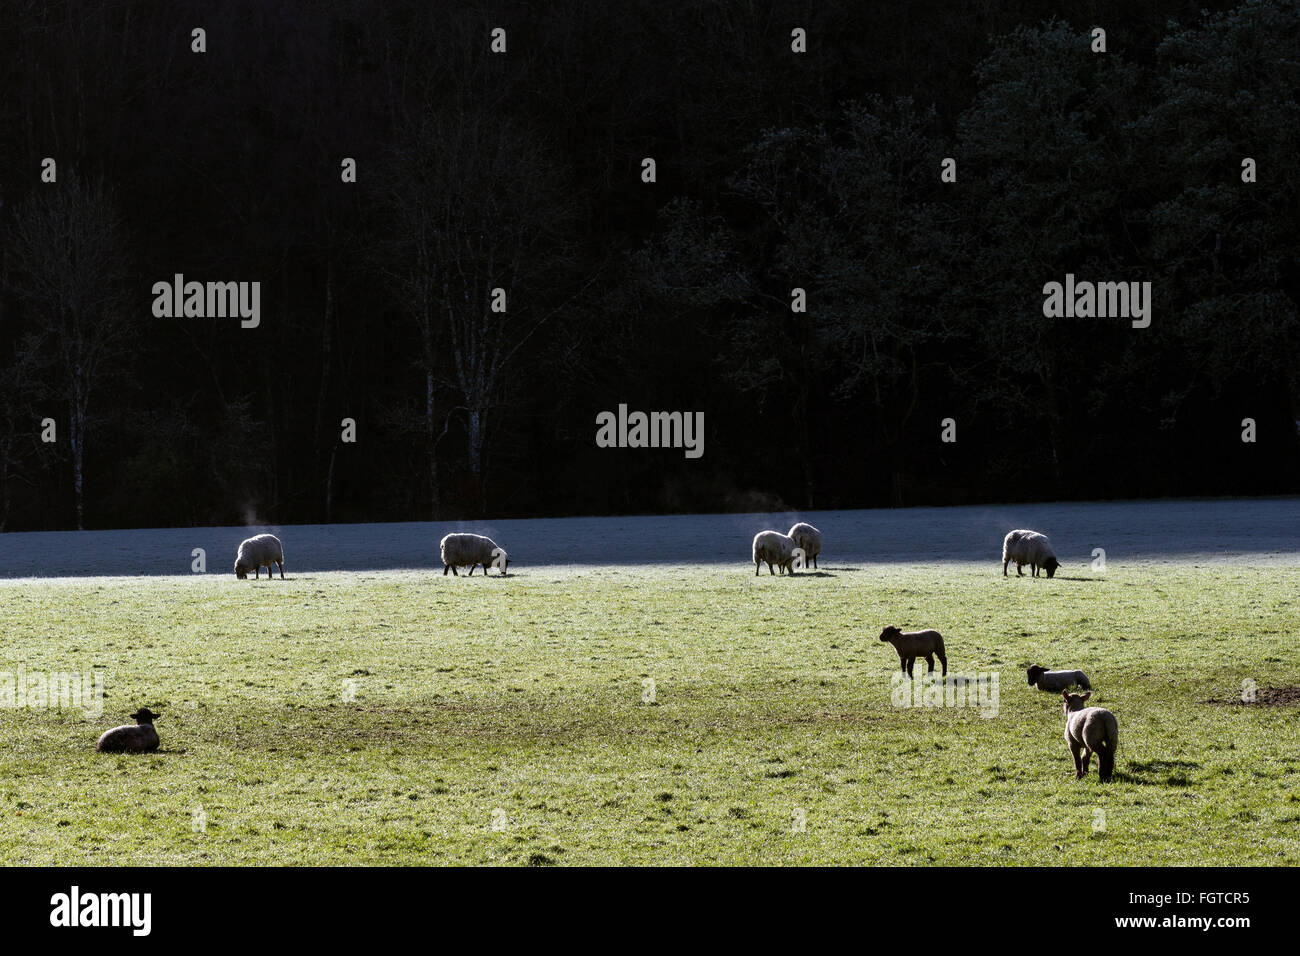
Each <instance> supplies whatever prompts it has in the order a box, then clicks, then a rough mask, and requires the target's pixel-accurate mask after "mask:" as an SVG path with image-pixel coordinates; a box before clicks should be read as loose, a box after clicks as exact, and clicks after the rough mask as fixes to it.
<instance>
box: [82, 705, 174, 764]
mask: <svg viewBox="0 0 1300 956" xmlns="http://www.w3.org/2000/svg"><path fill="white" fill-rule="evenodd" d="M131 716H132V717H133V718H134V719H135V721H136V726H132V725H131V724H123V725H122V726H121V727H114V728H113V729H112V730H106V731H104V732H103V734H101V735H100V737H99V740H97V741H96V742H95V749H96V750H98V751H100V752H101V753H149V752H151V751H154V750H157V749H158V731H156V730H154V729H153V722H154V719H155V718H157V717H160V716H162V715H161V714H155V713H154V712H153V711H151V710H150V709H149V708H148V707H141V708H140V709H139V710H137V711H136V712H135V713H134V714H132V715H131Z"/></svg>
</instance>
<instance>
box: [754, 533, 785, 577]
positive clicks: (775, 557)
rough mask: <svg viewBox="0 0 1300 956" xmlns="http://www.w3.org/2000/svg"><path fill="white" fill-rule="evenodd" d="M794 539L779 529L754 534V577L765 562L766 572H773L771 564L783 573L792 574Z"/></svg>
mask: <svg viewBox="0 0 1300 956" xmlns="http://www.w3.org/2000/svg"><path fill="white" fill-rule="evenodd" d="M794 548H795V544H794V539H793V538H791V537H790V536H789V535H787V534H782V533H781V532H780V531H760V532H759V533H758V534H756V535H754V551H753V553H754V577H758V572H759V569H760V568H761V567H762V566H763V563H764V562H767V573H768V574H775V573H776V572H775V571H773V570H772V568H773V566H775V567H777V568H780V569H781V571H782V572H783V573H786V574H794Z"/></svg>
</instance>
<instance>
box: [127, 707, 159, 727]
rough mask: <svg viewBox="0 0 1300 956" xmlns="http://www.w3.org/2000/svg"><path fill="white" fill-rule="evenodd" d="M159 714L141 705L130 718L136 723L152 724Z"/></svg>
mask: <svg viewBox="0 0 1300 956" xmlns="http://www.w3.org/2000/svg"><path fill="white" fill-rule="evenodd" d="M161 716H162V714H155V713H154V712H153V711H152V710H150V709H149V708H148V707H141V708H140V709H139V710H137V711H136V712H135V713H134V714H132V715H131V719H132V720H134V721H135V722H136V723H137V724H152V723H153V722H154V720H155V719H156V718H158V717H161Z"/></svg>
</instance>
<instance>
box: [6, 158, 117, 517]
mask: <svg viewBox="0 0 1300 956" xmlns="http://www.w3.org/2000/svg"><path fill="white" fill-rule="evenodd" d="M15 218H16V221H15V223H14V226H13V232H12V238H11V240H10V242H9V246H8V252H9V256H10V265H11V268H12V273H11V277H12V281H13V283H14V285H15V288H16V290H17V292H18V295H19V297H20V299H21V300H22V302H23V304H24V309H23V316H24V318H23V324H24V325H25V326H26V328H27V330H28V335H29V336H32V337H33V346H32V347H33V349H34V350H35V352H36V354H38V355H41V356H43V357H44V361H45V362H47V363H48V366H49V368H50V370H51V372H52V374H53V377H54V381H55V382H56V383H57V386H56V388H57V395H58V399H59V400H60V402H61V403H62V404H63V406H64V408H65V409H66V412H67V432H68V445H69V450H70V453H69V457H70V459H71V463H72V485H73V504H74V509H75V513H76V521H77V528H78V529H81V528H83V527H84V526H85V461H86V443H87V438H88V435H89V434H90V432H91V430H92V427H93V424H94V420H95V416H94V411H95V409H96V408H97V401H98V399H99V398H101V396H102V393H103V392H105V391H106V389H107V387H108V385H109V384H110V383H111V381H112V380H113V377H114V375H115V374H116V373H117V372H118V371H119V370H120V368H121V363H122V360H123V358H124V354H125V353H124V348H123V346H124V343H125V340H126V338H127V331H128V327H127V322H126V312H125V306H126V300H125V297H124V288H123V280H124V277H125V273H126V256H125V253H124V251H123V236H122V226H121V223H120V220H119V219H118V215H117V213H116V211H115V210H114V208H113V202H112V198H111V197H110V196H109V194H108V193H107V192H106V191H105V189H104V188H103V186H102V185H99V184H87V183H84V182H83V181H82V180H81V179H80V178H79V177H77V176H76V175H75V174H74V173H73V172H72V171H71V170H69V171H66V172H65V173H63V175H62V178H61V180H60V182H59V183H57V184H55V185H50V186H49V187H47V188H43V189H41V190H39V191H38V192H37V193H36V194H35V195H34V196H32V197H31V198H30V199H29V200H28V201H27V202H25V203H24V204H23V205H22V206H21V207H20V208H19V209H18V210H17V213H16V217H15Z"/></svg>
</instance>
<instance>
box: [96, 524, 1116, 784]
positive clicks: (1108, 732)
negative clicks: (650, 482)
mask: <svg viewBox="0 0 1300 956" xmlns="http://www.w3.org/2000/svg"><path fill="white" fill-rule="evenodd" d="M821 550H822V533H821V532H820V531H818V530H817V529H816V528H814V527H813V526H812V525H810V524H808V523H806V522H802V521H801V522H799V523H798V524H796V525H795V526H794V527H792V528H791V529H790V531H789V532H788V533H787V534H782V533H781V532H780V531H770V530H769V531H760V532H759V533H758V534H756V535H754V542H753V549H752V555H753V559H754V575H755V576H757V575H758V573H759V571H760V569H761V568H762V566H763V564H767V572H768V574H769V575H774V574H775V573H776V570H774V569H780V571H781V572H782V573H783V574H794V571H795V567H796V565H797V566H798V567H799V568H801V569H802V568H806V567H808V566H810V565H811V566H812V567H813V568H816V567H818V564H817V558H818V556H819V555H820V554H821ZM438 551H439V554H440V556H441V557H442V573H443V575H444V576H445V575H446V574H447V572H448V571H451V573H452V574H456V575H458V574H459V572H458V571H457V570H456V569H457V568H463V567H468V568H469V573H470V575H471V576H473V574H474V569H475V568H476V567H481V568H482V569H483V573H484V575H486V574H487V572H488V568H489V567H496V568H500V569H501V574H502V575H503V576H504V575H505V573H506V568H507V566H508V565H509V563H510V560H509V558H508V557H507V555H506V552H505V551H504V550H503V549H502V548H500V547H499V546H498V545H497V543H496V542H495V541H493V540H492V539H491V538H488V537H486V536H484V535H481V534H468V533H462V532H457V533H453V534H449V535H446V536H445V537H444V538H443V539H442V541H440V542H439V545H438ZM1013 561H1014V562H1015V565H1016V574H1017V575H1018V576H1021V577H1023V576H1024V571H1023V568H1024V566H1025V565H1029V566H1030V572H1031V574H1032V575H1033V576H1034V577H1037V576H1038V572H1039V571H1040V570H1042V571H1044V572H1046V574H1047V576H1048V577H1049V578H1050V577H1052V576H1053V575H1054V574H1055V573H1056V569H1057V568H1058V567H1060V565H1061V562H1059V561H1058V560H1057V559H1056V555H1055V554H1054V553H1053V552H1052V543H1051V541H1049V540H1048V539H1047V537H1046V536H1045V535H1042V534H1039V533H1038V532H1037V531H1027V530H1016V531H1011V532H1009V533H1008V534H1007V536H1006V538H1005V539H1004V540H1003V542H1002V574H1003V576H1006V574H1007V567H1008V566H1009V565H1010V564H1011V562H1013ZM273 566H274V567H275V568H278V569H279V571H280V578H281V579H283V578H284V546H283V545H282V544H281V543H280V539H279V538H277V537H276V536H275V535H273V534H259V535H256V536H254V537H252V538H248V539H247V540H245V541H243V542H241V543H240V545H239V551H238V553H237V554H236V556H235V576H236V577H238V578H240V579H241V580H242V579H246V578H247V577H248V572H249V571H252V572H253V576H254V577H255V578H260V577H261V571H262V568H266V573H267V577H272V576H273V572H272V567H273ZM880 640H881V641H884V642H886V643H889V644H892V645H893V647H894V650H895V651H897V652H898V661H899V666H900V667H901V669H902V671H903V673H904V674H906V675H907V676H908V678H909V679H910V678H911V677H912V669H913V666H914V665H915V663H916V659H917V658H918V657H919V658H922V659H924V660H925V662H926V664H927V665H928V670H927V671H926V675H927V676H929V675H933V674H934V659H935V658H936V657H937V658H938V659H939V662H940V664H941V665H942V672H941V676H942V677H943V678H945V679H946V678H947V676H948V657H947V652H946V650H945V648H944V643H943V635H942V634H940V633H939V632H938V631H936V630H933V629H927V630H923V631H904V630H902V629H901V628H899V627H897V626H889V627H886V628H885V629H884V630H882V631H881V632H880ZM1027 676H1028V679H1029V685H1030V686H1031V687H1037V688H1038V689H1039V690H1044V691H1051V692H1056V691H1060V693H1061V698H1062V708H1063V710H1064V713H1065V742H1066V745H1067V746H1068V747H1069V749H1070V754H1071V756H1073V757H1074V770H1075V778H1076V779H1079V780H1081V779H1083V777H1084V776H1085V775H1086V774H1087V772H1088V763H1089V761H1090V760H1091V758H1092V755H1093V754H1094V753H1095V754H1097V758H1098V762H1099V767H1098V775H1099V776H1100V778H1101V779H1102V781H1103V782H1104V781H1107V780H1110V778H1111V775H1112V774H1113V773H1114V769H1115V748H1116V746H1117V744H1118V742H1119V723H1118V721H1117V720H1116V719H1115V715H1114V714H1112V713H1111V712H1110V711H1109V710H1105V709H1103V708H1101V707H1084V703H1085V702H1086V701H1087V700H1088V698H1089V697H1091V696H1092V693H1091V688H1092V685H1091V683H1090V682H1089V681H1088V677H1087V675H1086V674H1084V673H1083V671H1081V670H1061V671H1049V670H1047V669H1046V668H1044V667H1041V666H1039V665H1037V664H1035V665H1033V666H1032V667H1030V668H1029V669H1028V671H1027ZM1071 688H1078V689H1081V690H1083V691H1085V693H1083V694H1072V693H1070V690H1071ZM131 716H132V717H133V718H134V719H135V720H136V722H137V723H136V724H135V725H130V724H127V725H125V726H122V727H114V728H113V729H112V730H108V731H105V732H104V734H103V735H102V736H101V737H100V738H99V741H98V742H97V743H96V745H95V749H97V750H100V751H105V752H118V753H120V752H147V751H153V750H157V749H158V743H159V741H158V733H157V731H156V730H155V729H154V726H153V721H154V718H155V717H157V716H159V715H158V714H157V713H154V712H153V711H151V710H149V708H147V707H143V708H141V709H140V710H138V711H136V713H134V714H132V715H131Z"/></svg>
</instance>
